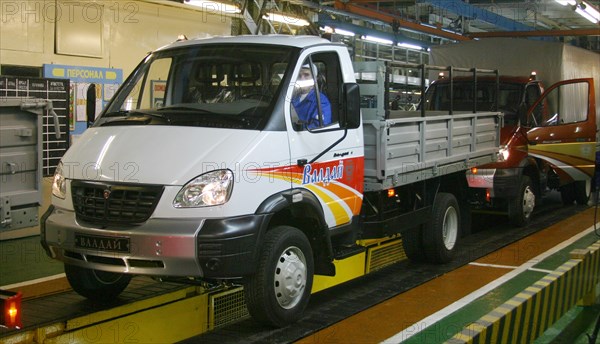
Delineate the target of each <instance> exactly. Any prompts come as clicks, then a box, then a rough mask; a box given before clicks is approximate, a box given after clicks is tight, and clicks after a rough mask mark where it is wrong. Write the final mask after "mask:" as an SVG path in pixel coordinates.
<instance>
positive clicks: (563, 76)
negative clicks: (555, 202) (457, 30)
mask: <svg viewBox="0 0 600 344" xmlns="http://www.w3.org/2000/svg"><path fill="white" fill-rule="evenodd" d="M599 60H600V56H599V55H598V54H597V53H595V52H592V51H589V50H584V49H581V48H578V47H574V46H571V45H566V44H562V43H556V42H541V41H532V40H525V39H511V38H498V39H482V40H479V41H472V42H461V43H458V44H448V45H443V46H435V47H432V48H431V63H432V64H438V65H443V66H457V67H477V68H497V69H498V70H499V73H500V76H499V80H500V82H499V87H498V89H497V88H496V87H497V86H496V83H495V80H489V78H485V77H480V78H479V80H478V82H477V95H476V96H473V95H472V94H473V92H472V90H473V82H472V80H471V78H470V77H463V78H461V77H459V78H454V80H453V92H454V95H453V102H454V103H453V108H454V109H455V110H464V109H465V108H471V107H472V101H470V100H471V99H473V98H477V103H478V107H479V109H486V108H487V109H489V107H490V104H493V100H492V98H493V97H494V96H495V94H496V93H498V96H497V98H498V100H499V103H498V104H496V105H497V107H498V109H499V110H501V111H503V112H504V115H505V116H504V124H505V125H504V127H503V129H502V133H501V144H502V151H501V159H500V160H501V161H499V162H496V163H492V164H489V165H485V166H481V167H480V168H478V169H477V170H476V171H477V173H472V172H469V173H468V180H469V185H470V186H471V190H472V197H471V199H472V200H473V201H474V205H475V206H476V207H477V208H479V209H506V211H507V214H508V218H509V220H510V221H511V222H512V223H513V224H515V225H518V226H523V225H526V224H527V223H529V221H530V220H531V216H532V213H533V211H534V210H535V206H536V204H539V202H540V199H541V197H542V196H543V195H544V194H545V193H546V191H547V190H552V189H554V190H559V191H560V192H561V196H562V200H563V202H564V203H565V204H572V203H573V202H577V203H578V204H587V202H588V198H589V196H590V193H591V188H592V177H593V175H594V166H595V161H596V157H595V152H597V151H598V149H597V147H596V146H597V143H598V142H600V140H598V137H597V135H598V131H597V128H598V127H599V126H598V124H599V123H598V120H600V119H599V118H598V117H597V116H596V115H597V113H598V112H599V111H600V102H597V103H595V105H594V102H589V104H588V99H590V100H592V101H593V100H594V99H600V87H596V88H595V87H594V82H590V81H589V80H588V81H584V80H580V82H577V83H570V84H564V85H562V86H560V87H558V88H556V89H555V91H553V95H550V96H547V97H545V98H544V99H543V100H540V98H541V95H542V93H543V92H544V84H545V85H552V84H555V83H558V82H560V81H562V80H570V79H576V78H583V79H593V81H595V83H596V85H597V84H598V82H600V63H599ZM532 72H535V73H536V74H533V73H532ZM455 74H458V73H455ZM530 75H532V76H531V77H530ZM449 85H450V83H449V80H448V79H444V80H436V81H434V82H433V83H432V85H431V86H430V87H429V89H428V90H427V94H426V96H425V102H424V106H425V108H427V109H428V110H442V109H446V107H447V106H448V105H445V104H449V101H448V100H449V94H450V92H449V89H450V86H449ZM549 91H550V90H549ZM465 100H469V101H465ZM532 106H535V108H536V110H535V111H529V112H530V113H531V112H533V113H534V115H533V116H531V115H529V116H526V114H527V113H528V111H527V110H529V109H530V108H531V107H532Z"/></svg>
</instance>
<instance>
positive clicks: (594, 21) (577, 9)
mask: <svg viewBox="0 0 600 344" xmlns="http://www.w3.org/2000/svg"><path fill="white" fill-rule="evenodd" d="M575 12H577V13H579V15H580V16H582V17H584V18H585V19H587V20H589V21H591V22H592V23H594V24H596V23H598V20H597V19H596V18H594V17H592V15H591V14H589V13H588V12H587V11H586V10H582V9H581V7H577V8H576V9H575Z"/></svg>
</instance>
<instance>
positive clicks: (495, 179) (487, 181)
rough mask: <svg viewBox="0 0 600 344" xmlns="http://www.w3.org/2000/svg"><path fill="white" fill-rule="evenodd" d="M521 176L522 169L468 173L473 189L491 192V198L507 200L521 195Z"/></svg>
mask: <svg viewBox="0 0 600 344" xmlns="http://www.w3.org/2000/svg"><path fill="white" fill-rule="evenodd" d="M521 175H522V169H520V168H498V169H478V170H477V173H476V174H473V173H472V172H471V171H467V182H468V184H469V187H471V188H483V189H488V190H490V196H491V197H498V198H505V199H507V198H512V197H516V196H517V194H518V193H519V187H520V185H521V183H520V180H521Z"/></svg>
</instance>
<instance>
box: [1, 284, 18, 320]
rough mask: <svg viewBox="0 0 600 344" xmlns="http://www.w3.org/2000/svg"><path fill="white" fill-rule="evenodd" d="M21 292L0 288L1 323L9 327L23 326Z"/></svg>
mask: <svg viewBox="0 0 600 344" xmlns="http://www.w3.org/2000/svg"><path fill="white" fill-rule="evenodd" d="M22 296H23V295H22V294H21V292H12V291H7V290H0V306H1V307H2V314H0V325H2V326H4V327H8V328H21V327H23V324H22V323H21V298H22Z"/></svg>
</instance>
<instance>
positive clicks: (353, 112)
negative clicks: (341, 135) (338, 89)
mask: <svg viewBox="0 0 600 344" xmlns="http://www.w3.org/2000/svg"><path fill="white" fill-rule="evenodd" d="M343 92H344V94H343V96H342V104H343V107H342V113H341V116H340V127H342V128H346V129H356V128H358V127H359V126H360V91H359V87H358V84H357V83H345V84H344V86H343Z"/></svg>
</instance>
